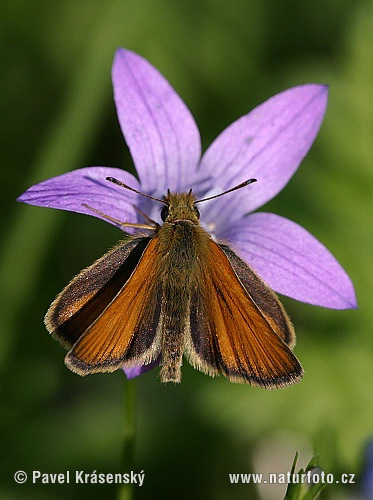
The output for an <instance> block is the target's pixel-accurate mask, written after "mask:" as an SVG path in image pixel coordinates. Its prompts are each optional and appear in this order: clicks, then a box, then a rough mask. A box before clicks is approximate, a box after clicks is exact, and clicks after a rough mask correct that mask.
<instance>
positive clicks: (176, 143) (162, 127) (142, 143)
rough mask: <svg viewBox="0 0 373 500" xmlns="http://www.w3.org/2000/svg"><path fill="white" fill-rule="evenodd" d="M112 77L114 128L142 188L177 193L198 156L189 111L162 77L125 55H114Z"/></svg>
mask: <svg viewBox="0 0 373 500" xmlns="http://www.w3.org/2000/svg"><path fill="white" fill-rule="evenodd" d="M112 78H113V86H114V99H115V103H116V107H117V113H118V118H119V122H120V126H121V128H122V132H123V135H124V138H125V140H126V142H127V144H128V146H129V148H130V151H131V154H132V158H133V161H134V163H135V166H136V170H137V172H138V175H139V177H140V181H141V187H142V189H143V190H144V191H145V192H147V193H151V194H153V193H155V192H157V193H159V192H161V193H164V192H166V190H167V189H170V190H171V191H180V190H181V189H183V186H185V185H186V184H188V183H190V181H191V178H192V177H193V175H194V174H195V175H196V176H197V174H196V168H197V164H198V161H199V158H200V154H201V144H200V136H199V132H198V128H197V125H196V123H195V121H194V119H193V117H192V115H191V113H190V111H189V110H188V108H187V107H186V105H185V104H184V102H183V101H182V100H181V98H180V97H179V95H178V94H177V93H176V92H175V90H174V89H173V88H172V87H171V85H170V84H169V83H168V81H167V80H166V79H165V78H164V76H162V75H161V74H160V73H159V71H158V70H157V69H156V68H154V66H152V65H151V64H150V63H149V62H148V61H147V60H145V59H143V58H142V57H141V56H139V55H137V54H135V53H133V52H131V51H129V50H125V49H118V50H117V53H116V55H115V59H114V64H113V70H112Z"/></svg>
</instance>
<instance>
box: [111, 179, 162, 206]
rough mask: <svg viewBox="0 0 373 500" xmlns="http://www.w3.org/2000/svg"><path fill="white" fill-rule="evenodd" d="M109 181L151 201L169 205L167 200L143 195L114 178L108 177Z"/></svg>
mask: <svg viewBox="0 0 373 500" xmlns="http://www.w3.org/2000/svg"><path fill="white" fill-rule="evenodd" d="M106 180H107V181H110V182H113V183H114V184H117V185H118V186H122V187H124V188H126V189H129V190H130V191H133V192H134V193H137V194H141V196H144V197H145V198H150V199H151V200H154V201H159V202H160V203H165V204H166V205H167V201H166V200H161V199H160V198H154V196H150V194H145V193H142V192H141V191H137V189H135V188H133V187H131V186H128V185H127V184H124V182H121V181H118V179H115V178H114V177H106Z"/></svg>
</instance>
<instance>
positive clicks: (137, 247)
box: [44, 238, 150, 349]
mask: <svg viewBox="0 0 373 500" xmlns="http://www.w3.org/2000/svg"><path fill="white" fill-rule="evenodd" d="M149 241H150V238H134V239H131V240H130V241H127V242H121V243H119V244H118V245H117V246H116V247H115V248H113V249H112V250H110V251H109V252H108V253H106V254H105V255H104V256H103V257H101V258H100V259H98V260H97V261H96V262H94V263H93V264H92V265H91V266H89V267H87V268H86V269H84V270H83V271H81V272H80V273H79V274H78V275H77V276H76V277H75V278H73V280H72V281H71V282H70V283H69V284H68V285H67V286H66V287H65V288H64V290H62V292H61V293H60V294H59V295H58V296H57V297H56V299H55V300H54V302H53V303H52V304H51V306H50V308H49V309H48V311H47V314H46V315H45V320H44V322H45V325H46V327H47V329H48V331H49V332H50V333H51V334H52V335H53V337H55V338H56V339H57V340H59V342H61V344H63V345H64V346H65V347H66V348H68V349H70V348H71V347H72V346H73V345H74V344H75V342H76V341H77V340H78V339H79V338H80V337H81V336H82V335H83V333H84V332H85V330H86V329H87V328H88V327H89V326H90V325H91V324H92V323H93V322H94V321H95V320H96V319H97V318H98V316H99V315H100V314H101V313H102V311H103V310H104V309H105V308H106V307H107V306H108V304H109V303H110V302H111V301H112V300H113V298H114V297H115V296H116V295H117V293H118V292H119V290H120V289H121V288H122V287H123V286H124V284H125V283H126V281H127V280H128V279H129V277H130V276H131V274H132V273H133V271H134V269H135V268H136V266H137V264H138V262H139V260H140V258H141V256H142V254H143V252H144V250H145V248H146V246H147V245H148V243H149Z"/></svg>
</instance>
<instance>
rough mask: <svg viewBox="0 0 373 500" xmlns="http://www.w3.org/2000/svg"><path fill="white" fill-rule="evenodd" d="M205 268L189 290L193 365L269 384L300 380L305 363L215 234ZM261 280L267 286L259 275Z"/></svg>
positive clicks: (232, 377) (256, 383) (236, 379)
mask: <svg viewBox="0 0 373 500" xmlns="http://www.w3.org/2000/svg"><path fill="white" fill-rule="evenodd" d="M202 274H203V280H202V281H203V283H202V286H201V289H200V290H198V291H197V290H195V291H194V292H193V293H192V296H191V315H190V322H189V323H190V324H189V332H188V333H189V335H187V343H186V350H185V352H186V355H187V357H188V359H189V361H190V363H191V364H192V366H194V367H195V368H197V369H199V370H201V371H203V372H205V373H208V374H210V375H216V374H218V373H219V372H220V373H223V374H224V375H225V376H226V377H227V378H228V379H229V380H230V381H231V382H239V383H249V384H251V385H253V386H259V387H263V388H265V389H273V388H281V387H286V386H289V385H292V384H294V383H296V382H298V381H299V380H300V379H301V377H302V376H303V369H302V367H301V365H300V363H299V361H298V360H297V358H296V357H295V356H294V354H293V353H292V352H291V350H290V349H289V347H288V346H287V345H286V343H285V342H284V340H282V338H281V337H280V336H279V335H278V334H277V333H276V332H275V331H274V329H273V327H272V324H276V321H273V320H271V321H269V320H268V319H267V317H268V315H269V314H270V313H269V312H267V314H266V315H265V314H264V313H262V311H261V310H260V308H259V307H258V306H257V304H256V303H255V302H254V300H253V298H252V297H251V296H250V295H249V293H248V292H247V290H246V288H245V287H244V286H243V284H242V283H241V281H240V280H239V278H238V277H237V275H236V273H235V272H234V270H233V267H232V265H231V263H230V261H229V260H228V257H227V256H226V254H225V252H224V251H223V250H222V249H221V248H220V246H219V245H218V244H216V243H215V242H214V241H212V240H210V242H209V251H208V255H207V260H206V264H205V266H204V269H203V271H202ZM256 284H257V283H256ZM260 284H261V285H262V286H263V287H265V285H264V284H263V283H262V282H261V281H260V280H259V286H260ZM265 290H266V289H265ZM258 294H260V290H257V291H256V295H258ZM270 297H272V295H271V296H270ZM263 300H265V299H262V301H263Z"/></svg>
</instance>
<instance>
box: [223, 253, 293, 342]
mask: <svg viewBox="0 0 373 500" xmlns="http://www.w3.org/2000/svg"><path fill="white" fill-rule="evenodd" d="M219 247H220V248H221V249H222V250H223V252H224V253H225V255H226V256H227V257H228V260H229V262H230V264H231V266H232V268H233V270H234V272H235V274H236V275H237V277H238V278H239V280H240V282H241V284H242V285H243V287H244V288H245V290H246V292H247V293H248V294H249V295H250V297H251V298H252V300H253V301H254V302H255V304H256V305H257V307H258V308H259V309H260V311H261V312H262V314H263V315H264V316H265V318H266V320H267V321H268V323H269V324H270V325H271V327H272V329H273V330H274V331H275V332H276V333H277V335H279V336H280V337H281V338H282V340H283V341H284V342H286V344H287V345H288V346H289V347H294V345H295V333H294V328H293V325H292V324H291V321H290V319H289V317H288V315H287V314H286V312H285V310H284V307H283V306H282V304H281V302H280V301H279V300H278V298H277V297H276V295H275V293H274V292H273V291H272V290H271V289H270V288H268V287H267V286H266V285H265V284H264V282H263V281H262V280H261V279H260V278H259V276H257V275H256V274H255V272H254V271H253V270H252V269H251V268H250V267H249V266H248V265H247V264H246V263H245V262H244V261H243V260H241V259H240V258H239V257H238V256H237V255H236V254H235V253H234V252H233V251H232V250H231V249H230V248H229V247H228V246H226V245H219Z"/></svg>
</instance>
